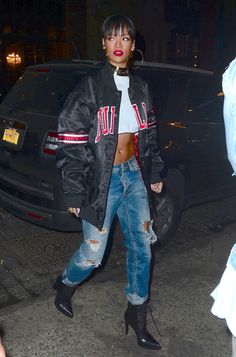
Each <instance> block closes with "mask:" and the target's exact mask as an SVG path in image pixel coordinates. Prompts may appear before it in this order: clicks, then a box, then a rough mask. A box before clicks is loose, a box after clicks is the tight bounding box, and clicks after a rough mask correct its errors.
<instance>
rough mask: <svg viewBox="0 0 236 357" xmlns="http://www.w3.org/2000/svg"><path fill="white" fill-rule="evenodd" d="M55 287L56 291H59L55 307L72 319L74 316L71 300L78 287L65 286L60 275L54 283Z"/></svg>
mask: <svg viewBox="0 0 236 357" xmlns="http://www.w3.org/2000/svg"><path fill="white" fill-rule="evenodd" d="M53 287H54V289H57V295H56V298H55V300H54V305H55V306H56V308H57V309H58V310H59V311H60V312H62V313H63V314H64V315H66V316H67V317H70V318H71V319H72V317H73V316H74V315H73V311H72V306H71V298H72V296H73V294H74V292H75V290H76V286H69V285H66V284H63V282H62V277H61V275H60V276H59V277H58V278H57V280H56V282H55V283H54V285H53Z"/></svg>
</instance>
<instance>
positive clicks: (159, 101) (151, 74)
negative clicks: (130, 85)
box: [139, 70, 171, 118]
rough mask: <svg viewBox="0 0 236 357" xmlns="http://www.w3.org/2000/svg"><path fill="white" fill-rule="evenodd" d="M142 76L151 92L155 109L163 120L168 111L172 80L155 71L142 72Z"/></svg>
mask: <svg viewBox="0 0 236 357" xmlns="http://www.w3.org/2000/svg"><path fill="white" fill-rule="evenodd" d="M139 74H140V76H141V77H142V78H144V79H145V80H146V81H147V83H148V85H149V87H150V90H151V93H152V96H153V100H154V105H155V109H156V112H157V115H159V118H161V116H162V114H163V112H164V110H165V109H166V106H167V102H168V98H169V91H170V83H171V80H170V78H169V77H168V76H166V75H163V74H162V73H157V72H155V71H150V70H149V71H140V73H139Z"/></svg>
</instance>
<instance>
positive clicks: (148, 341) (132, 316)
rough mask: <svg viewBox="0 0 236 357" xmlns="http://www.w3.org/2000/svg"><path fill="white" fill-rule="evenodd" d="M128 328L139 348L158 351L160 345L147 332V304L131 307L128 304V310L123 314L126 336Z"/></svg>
mask: <svg viewBox="0 0 236 357" xmlns="http://www.w3.org/2000/svg"><path fill="white" fill-rule="evenodd" d="M129 326H131V327H132V328H133V330H134V332H135V334H136V337H137V342H138V344H139V346H140V347H143V348H148V349H151V350H160V349H161V345H160V344H159V342H158V341H156V340H155V339H154V338H153V337H152V335H150V333H149V332H148V331H147V304H146V303H144V304H142V305H132V304H130V303H128V308H127V310H126V312H125V327H126V335H127V334H128V330H129Z"/></svg>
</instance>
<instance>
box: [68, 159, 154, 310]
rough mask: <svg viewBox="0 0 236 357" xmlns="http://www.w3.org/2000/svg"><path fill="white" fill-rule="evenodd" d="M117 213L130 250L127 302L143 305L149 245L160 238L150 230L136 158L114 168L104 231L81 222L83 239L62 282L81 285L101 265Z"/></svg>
mask: <svg viewBox="0 0 236 357" xmlns="http://www.w3.org/2000/svg"><path fill="white" fill-rule="evenodd" d="M115 214H117V216H118V219H119V222H120V225H121V228H122V231H123V234H124V236H125V246H126V248H127V255H126V269H127V276H128V286H127V288H126V295H127V299H128V301H129V302H130V303H131V304H133V305H139V304H143V303H144V302H145V301H146V300H147V299H148V290H149V276H150V260H151V249H150V244H151V243H154V242H155V241H156V239H157V238H156V235H155V233H154V232H153V230H152V227H151V221H150V211H149V204H148V197H147V191H146V188H145V186H144V183H143V179H142V177H141V174H140V170H139V167H138V164H137V161H136V159H135V158H134V157H133V158H131V159H130V160H128V161H127V162H125V163H122V164H119V165H114V166H113V170H112V176H111V181H110V187H109V193H108V199H107V209H106V217H105V221H104V225H103V228H102V230H101V231H99V230H98V229H97V228H96V227H95V226H93V225H91V224H90V223H88V222H86V221H84V220H83V221H82V226H83V235H84V240H83V242H82V244H81V246H80V248H79V249H78V250H77V251H76V252H75V253H74V255H73V256H72V258H71V259H70V261H69V263H68V265H67V266H66V268H65V271H64V273H63V275H62V277H63V283H64V284H67V285H70V286H73V285H77V284H80V283H81V282H82V281H83V280H85V279H86V278H87V277H88V276H89V275H90V274H91V272H92V270H93V269H94V268H96V267H98V266H99V265H100V264H101V261H102V259H103V255H104V251H105V248H106V245H107V239H108V236H109V231H110V227H111V224H112V221H113V219H114V216H115Z"/></svg>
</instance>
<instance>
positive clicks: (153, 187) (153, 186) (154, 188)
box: [151, 181, 163, 193]
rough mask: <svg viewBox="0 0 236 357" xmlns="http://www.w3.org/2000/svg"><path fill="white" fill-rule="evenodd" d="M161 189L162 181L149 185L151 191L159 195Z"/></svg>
mask: <svg viewBox="0 0 236 357" xmlns="http://www.w3.org/2000/svg"><path fill="white" fill-rule="evenodd" d="M162 187H163V182H162V181H161V182H157V183H152V184H151V190H152V191H154V192H156V193H160V192H161V191H162Z"/></svg>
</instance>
